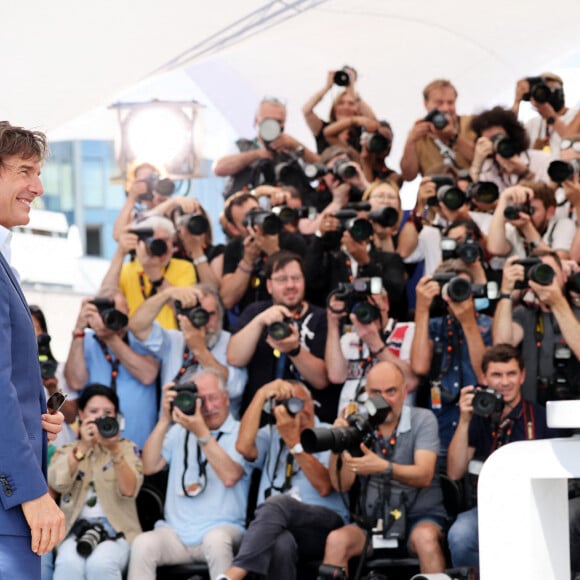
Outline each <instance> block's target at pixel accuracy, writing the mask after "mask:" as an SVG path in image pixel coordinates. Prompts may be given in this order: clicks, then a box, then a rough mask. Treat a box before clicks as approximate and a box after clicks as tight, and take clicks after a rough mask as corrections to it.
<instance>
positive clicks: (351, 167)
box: [332, 159, 358, 181]
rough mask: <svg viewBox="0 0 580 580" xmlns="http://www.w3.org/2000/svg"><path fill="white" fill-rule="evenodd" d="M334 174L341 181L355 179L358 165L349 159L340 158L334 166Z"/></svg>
mask: <svg viewBox="0 0 580 580" xmlns="http://www.w3.org/2000/svg"><path fill="white" fill-rule="evenodd" d="M332 173H333V175H334V176H335V177H336V178H337V179H339V180H340V181H344V180H345V179H353V178H354V177H356V176H357V175H358V171H357V168H356V165H355V164H354V163H353V162H352V161H350V160H349V159H339V160H338V161H336V163H335V164H334V165H333V166H332Z"/></svg>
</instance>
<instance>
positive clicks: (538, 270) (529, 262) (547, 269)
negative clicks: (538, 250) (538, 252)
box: [514, 258, 556, 290]
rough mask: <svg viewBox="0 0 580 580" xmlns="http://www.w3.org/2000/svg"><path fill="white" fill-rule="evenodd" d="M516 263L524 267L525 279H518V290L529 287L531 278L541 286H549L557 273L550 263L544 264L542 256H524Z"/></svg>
mask: <svg viewBox="0 0 580 580" xmlns="http://www.w3.org/2000/svg"><path fill="white" fill-rule="evenodd" d="M514 264H519V265H520V266H523V267H524V280H518V281H517V282H516V285H515V287H516V289H518V290H521V289H522V288H527V287H528V286H529V284H528V282H529V281H530V280H532V281H533V282H535V283H536V284H540V285H541V286H549V285H550V284H551V283H552V280H553V279H554V276H555V275H556V272H554V268H552V266H550V265H549V264H544V263H543V262H542V260H541V259H540V258H522V259H521V260H517V261H515V262H514Z"/></svg>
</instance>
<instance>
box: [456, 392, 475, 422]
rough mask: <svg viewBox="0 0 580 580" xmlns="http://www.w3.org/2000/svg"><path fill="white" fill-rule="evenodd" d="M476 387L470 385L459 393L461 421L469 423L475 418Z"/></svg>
mask: <svg viewBox="0 0 580 580" xmlns="http://www.w3.org/2000/svg"><path fill="white" fill-rule="evenodd" d="M474 395H475V387H474V386H473V385H468V386H467V387H463V388H462V389H461V391H460V393H459V420H460V421H464V422H466V423H469V422H470V421H471V417H472V416H473V397H474Z"/></svg>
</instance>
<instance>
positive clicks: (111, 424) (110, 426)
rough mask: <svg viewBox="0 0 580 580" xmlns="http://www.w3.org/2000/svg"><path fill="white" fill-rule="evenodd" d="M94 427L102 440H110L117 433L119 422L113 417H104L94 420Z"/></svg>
mask: <svg viewBox="0 0 580 580" xmlns="http://www.w3.org/2000/svg"><path fill="white" fill-rule="evenodd" d="M95 425H96V426H97V429H98V430H99V435H100V436H101V437H103V438H104V439H112V438H113V437H116V436H117V434H118V433H119V429H120V426H119V421H117V419H116V418H115V417H108V416H106V415H104V416H103V417H99V418H98V419H95Z"/></svg>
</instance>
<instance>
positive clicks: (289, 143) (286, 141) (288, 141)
mask: <svg viewBox="0 0 580 580" xmlns="http://www.w3.org/2000/svg"><path fill="white" fill-rule="evenodd" d="M269 147H270V149H271V150H272V151H276V152H277V153H292V152H293V151H296V149H298V147H301V143H300V141H298V140H297V139H294V137H292V136H290V135H288V133H282V134H281V135H280V136H279V137H278V138H277V139H276V140H275V141H272V142H271V143H270V144H269Z"/></svg>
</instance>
